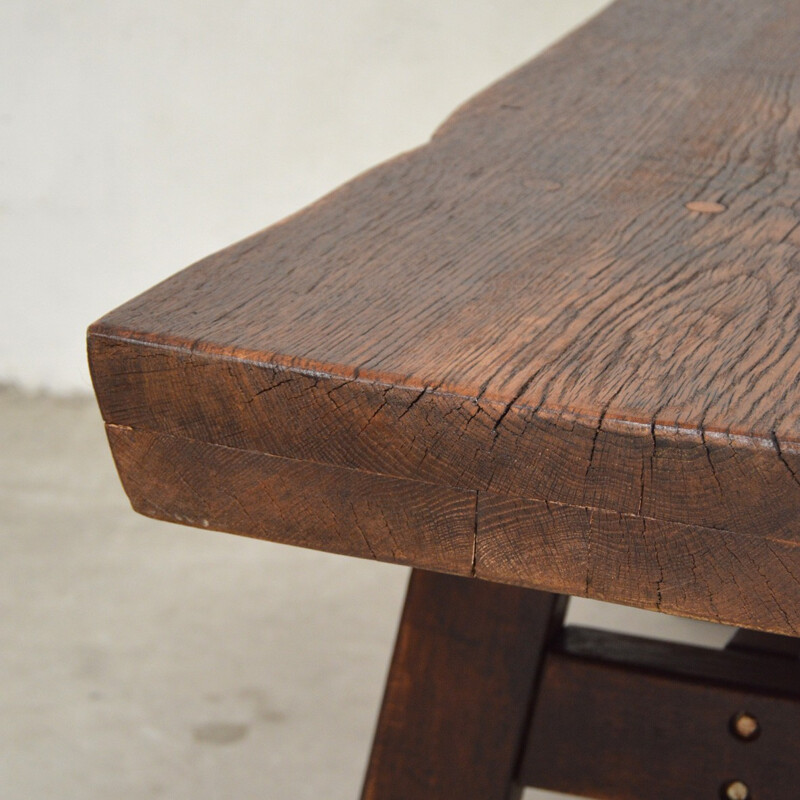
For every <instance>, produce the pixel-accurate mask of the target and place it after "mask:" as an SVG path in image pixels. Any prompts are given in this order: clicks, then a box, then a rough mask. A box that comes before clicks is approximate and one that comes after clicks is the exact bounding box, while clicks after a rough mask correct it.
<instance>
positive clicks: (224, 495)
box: [108, 426, 475, 575]
mask: <svg viewBox="0 0 800 800" xmlns="http://www.w3.org/2000/svg"><path fill="white" fill-rule="evenodd" d="M108 437H109V440H110V442H111V445H112V450H113V453H114V457H115V459H116V462H117V467H118V469H119V472H120V475H121V476H122V479H123V483H124V486H125V491H126V492H127V493H128V496H129V497H130V499H131V503H132V505H133V507H134V508H135V509H136V510H137V511H139V512H141V513H142V514H146V515H147V516H151V517H155V518H157V519H163V520H167V521H168V522H178V523H181V524H184V525H193V526H195V527H200V528H214V529H216V530H223V531H228V532H230V533H239V534H243V535H246V536H253V537H256V538H260V539H269V540H271V541H276V542H283V543H286V544H292V545H297V546H300V547H311V548H315V549H318V550H327V551H329V552H333V553H344V554H347V555H353V556H358V557H361V558H373V559H378V560H381V561H391V562H395V563H399V564H411V565H417V566H429V567H431V568H438V569H441V568H442V565H443V564H447V565H449V571H450V572H456V573H461V574H463V575H469V574H471V571H472V562H473V558H474V539H475V534H474V515H475V514H474V511H475V499H474V496H473V495H472V494H469V493H467V492H457V491H453V490H449V491H444V492H443V491H442V490H441V489H439V488H438V487H433V486H429V485H427V484H424V483H417V482H414V481H404V480H398V479H396V478H386V477H384V476H381V475H368V474H366V473H362V472H355V471H353V470H345V469H341V468H339V467H328V466H322V465H319V464H311V463H308V462H303V461H292V460H290V459H285V458H276V457H275V456H267V455H264V454H263V453H245V452H243V451H241V450H235V449H233V448H228V447H220V446H213V445H208V444H204V443H203V442H194V441H191V440H188V439H180V438H176V437H171V436H164V435H157V434H153V433H150V432H148V431H133V430H130V429H128V428H120V427H117V426H109V427H108Z"/></svg>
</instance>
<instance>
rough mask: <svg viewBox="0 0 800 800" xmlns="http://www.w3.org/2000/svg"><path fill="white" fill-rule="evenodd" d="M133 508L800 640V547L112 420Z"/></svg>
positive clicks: (274, 538) (202, 524)
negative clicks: (471, 489)
mask: <svg viewBox="0 0 800 800" xmlns="http://www.w3.org/2000/svg"><path fill="white" fill-rule="evenodd" d="M108 436H109V441H110V443H111V448H112V451H113V453H114V456H115V460H116V463H117V467H118V469H119V472H120V475H121V476H122V480H123V484H124V486H125V489H126V491H127V493H128V495H129V497H130V498H131V502H132V504H133V507H134V508H135V509H136V510H137V511H139V512H140V513H143V514H146V515H148V516H152V517H156V518H158V519H164V520H168V521H170V522H178V523H181V524H185V525H194V526H196V527H203V528H206V527H208V528H213V529H216V530H223V531H229V532H231V533H239V534H244V535H248V536H255V537H257V538H265V539H270V540H272V541H278V542H284V543H288V544H293V545H298V546H301V547H310V548H314V549H317V550H326V551H329V552H333V553H341V554H345V555H354V556H357V557H361V558H374V559H376V560H379V561H387V562H391V563H399V564H406V565H411V566H419V567H421V568H427V569H434V570H439V571H443V572H450V573H453V574H459V575H471V576H477V577H478V578H483V579H486V580H491V581H496V582H500V583H508V584H517V585H519V586H525V587H530V588H535V589H542V590H545V591H548V592H556V593H565V594H571V595H581V596H585V597H594V598H597V599H601V600H609V601H613V602H618V603H625V604H627V605H633V606H638V607H641V608H648V609H652V610H659V611H664V612H668V613H673V614H681V615H684V616H692V617H697V618H700V619H707V620H712V621H714V622H724V623H727V624H734V625H748V626H750V627H753V628H759V629H761V630H768V631H774V632H776V633H782V634H790V635H792V634H795V635H796V634H797V633H798V632H800V608H799V607H798V605H797V603H796V602H795V597H796V595H797V593H798V591H799V590H798V586H797V583H796V581H795V578H794V576H793V574H792V571H794V574H800V547H797V546H794V545H786V544H782V543H780V542H771V541H768V540H764V539H760V538H758V537H753V536H733V535H731V534H728V533H721V532H720V531H716V530H711V529H702V528H697V527H690V526H684V525H676V524H674V523H660V522H657V521H652V520H645V519H643V518H641V517H625V516H621V515H618V514H612V513H609V512H597V511H591V510H587V509H577V508H574V507H570V506H558V505H556V504H552V503H550V504H548V503H544V502H537V501H522V500H520V499H518V498H511V497H506V496H503V495H493V494H489V493H483V492H481V493H478V494H477V495H476V493H475V492H466V491H460V490H455V489H450V488H446V487H441V486H436V485H434V484H429V483H423V482H420V481H412V480H407V479H400V478H390V477H386V476H383V475H374V474H372V473H367V472H363V471H360V470H353V469H346V468H343V467H333V466H330V465H325V464H316V463H313V462H310V461H298V460H295V459H287V458H282V457H276V456H269V455H266V454H264V453H258V452H253V451H245V450H241V449H240V448H234V447H223V446H220V445H211V444H208V443H205V442H199V441H196V440H192V439H186V438H184V437H179V436H171V435H168V434H159V433H153V432H151V431H146V430H136V429H132V428H125V427H120V426H115V425H110V426H108Z"/></svg>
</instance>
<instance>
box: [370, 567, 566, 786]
mask: <svg viewBox="0 0 800 800" xmlns="http://www.w3.org/2000/svg"><path fill="white" fill-rule="evenodd" d="M564 600H565V598H559V597H557V596H555V595H550V594H545V593H542V592H535V591H531V590H526V589H517V588H515V587H512V586H499V585H496V584H490V583H485V582H483V581H471V580H466V579H464V578H458V577H453V576H447V575H438V574H435V573H429V572H420V571H418V570H414V572H413V573H412V576H411V581H410V582H409V587H408V596H407V598H406V605H405V609H404V611H403V618H402V620H401V622H400V630H399V632H398V635H397V644H396V646H395V652H394V657H393V659H392V665H391V669H390V671H389V678H388V681H387V684H386V695H385V697H384V700H383V706H382V708H381V714H380V718H379V720H378V727H377V731H376V733H375V741H374V744H373V749H372V755H371V757H370V762H369V768H368V770H367V776H366V780H365V782H364V791H363V795H362V800H451V798H459V799H460V800H512V798H513V800H518V799H519V797H520V795H521V787H520V786H519V785H517V784H516V781H515V774H516V770H517V762H518V759H519V757H520V755H521V751H522V745H523V741H524V736H525V733H526V731H527V727H528V722H529V719H528V715H529V712H530V703H531V699H532V696H533V693H534V686H535V682H536V677H537V670H538V668H539V665H540V663H541V661H542V658H543V656H544V648H545V646H546V644H547V642H548V640H549V638H550V637H551V636H552V634H553V633H554V632H555V631H556V630H557V629H558V628H559V627H560V624H561V620H562V618H563V612H564V608H565V602H564Z"/></svg>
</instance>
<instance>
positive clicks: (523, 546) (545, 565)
mask: <svg viewBox="0 0 800 800" xmlns="http://www.w3.org/2000/svg"><path fill="white" fill-rule="evenodd" d="M476 530H477V532H478V535H477V541H476V558H475V575H476V576H477V577H479V578H485V579H487V580H498V581H504V582H509V583H518V584H520V585H524V586H535V587H537V588H539V589H545V590H547V591H558V592H564V593H566V594H570V595H577V596H583V597H592V598H595V599H597V600H607V601H611V602H615V603H623V604H625V605H634V606H639V607H641V608H648V609H651V610H653V611H664V612H667V613H670V614H677V615H683V616H689V617H696V618H699V619H707V620H712V621H714V622H723V623H727V624H729V625H741V626H743V627H748V628H758V629H760V630H764V631H772V632H774V633H783V634H789V635H800V603H798V597H799V596H800V547H798V546H797V545H794V544H787V543H784V542H776V541H771V540H769V539H760V538H757V537H754V536H742V535H738V534H732V533H729V532H726V531H718V530H714V529H713V528H702V527H698V526H690V525H675V524H673V523H664V522H660V521H658V520H652V519H646V518H644V517H637V516H633V515H623V514H616V513H614V512H610V511H598V510H596V509H584V508H575V507H573V506H561V505H558V504H555V503H547V502H543V501H533V500H520V499H519V498H512V497H504V496H502V495H492V494H488V493H479V498H478V522H477V526H476Z"/></svg>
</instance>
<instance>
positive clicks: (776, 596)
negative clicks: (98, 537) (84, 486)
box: [89, 0, 800, 634]
mask: <svg viewBox="0 0 800 800" xmlns="http://www.w3.org/2000/svg"><path fill="white" fill-rule="evenodd" d="M798 39H800V12H799V11H798V6H797V4H796V3H794V2H792V0H773V2H770V3H762V2H757V0H726V2H724V3H723V2H719V0H708V2H703V3H698V2H694V1H693V0H664V1H663V2H658V3H654V2H649V0H620V2H618V3H616V4H614V5H613V6H612V7H610V8H609V9H608V10H607V11H606V12H604V13H603V14H601V15H600V16H599V17H597V18H596V19H595V20H594V21H592V22H591V23H590V24H589V25H587V26H585V27H584V28H582V29H580V30H579V31H577V32H575V33H574V34H573V35H571V36H570V37H568V38H566V39H565V40H563V41H562V42H560V43H558V44H557V45H556V46H555V47H553V48H551V49H550V50H548V51H547V52H546V53H545V54H543V55H542V56H540V57H539V58H537V59H535V60H534V61H532V62H531V63H530V64H527V65H525V66H523V67H521V68H520V69H519V70H517V71H516V72H514V73H512V74H511V75H509V76H508V77H506V78H504V79H503V80H502V81H500V82H499V83H497V84H495V85H494V86H493V87H491V88H489V89H488V90H486V91H485V92H483V93H481V94H479V95H478V96H477V97H475V98H474V99H473V100H471V101H470V102H468V103H467V104H465V105H464V106H462V107H461V108H460V109H459V110H458V111H457V112H456V113H455V114H453V115H452V116H451V118H450V119H449V120H448V121H447V122H446V123H445V124H444V125H443V126H442V127H441V128H440V129H439V130H438V131H437V132H436V134H435V135H434V137H433V139H432V140H431V142H430V143H429V144H427V145H425V146H424V147H421V148H419V149H417V150H415V151H413V152H411V153H407V154H405V155H403V156H400V157H399V158H397V159H395V160H393V161H391V162H389V163H387V164H384V165H382V166H379V167H377V168H376V169H374V170H372V171H370V172H368V173H366V174H364V175H362V176H360V177H359V178H357V179H355V180H354V181H352V182H351V183H349V184H347V185H346V186H343V187H342V188H341V189H339V190H337V191H336V192H334V193H332V194H331V195H329V196H327V197H325V198H323V199H322V200H320V201H318V202H317V203H315V204H314V205H312V206H310V207H309V208H307V209H306V210H304V211H302V212H300V213H299V214H296V215H294V216H293V217H290V218H289V219H287V220H285V221H283V222H282V223H280V224H278V225H275V226H273V227H272V228H269V229H268V230H266V231H263V232H261V233H259V234H256V235H255V236H253V237H251V238H250V239H248V240H246V241H244V242H241V243H239V244H236V245H234V246H232V247H230V248H228V249H226V250H224V251H222V252H220V253H217V254H216V255H213V256H211V257H209V258H207V259H205V260H204V261H202V262H200V263H198V264H196V265H194V266H193V267H190V268H189V269H187V270H185V271H184V272H182V273H180V274H178V275H176V276H175V277H173V278H171V279H170V280H168V281H166V282H164V283H162V284H160V285H159V286H157V287H154V288H153V289H151V290H150V291H148V292H146V293H145V294H143V295H141V296H140V297H138V298H135V299H134V300H132V301H130V302H129V303H127V304H125V305H124V306H122V307H121V308H119V309H117V310H116V311H114V312H112V313H111V314H109V315H108V316H106V317H105V318H103V319H102V320H100V321H99V322H97V323H96V324H95V325H93V326H92V327H91V329H90V333H89V351H90V361H91V367H92V374H93V379H94V384H95V388H96V391H97V395H98V399H99V401H100V406H101V409H102V411H103V415H104V418H105V420H106V422H107V423H109V424H110V425H112V426H120V427H124V428H129V429H131V430H133V431H134V432H136V433H137V434H138V433H139V432H146V431H149V432H151V433H153V434H159V435H167V436H172V437H178V438H180V439H182V440H187V441H195V442H198V443H202V444H204V445H207V446H210V447H215V446H216V447H225V448H230V449H232V450H235V451H237V452H239V453H241V458H240V464H242V465H247V464H251V463H254V462H255V461H256V459H254V457H253V456H251V453H259V454H262V455H265V456H271V457H281V458H284V459H290V460H293V461H302V462H313V463H314V464H317V465H325V466H327V467H331V468H333V467H335V468H338V469H345V470H350V472H346V473H341V474H342V475H345V474H346V475H350V476H351V477H352V478H353V480H354V482H355V484H356V485H359V484H360V481H362V480H367V481H369V480H371V478H363V479H362V478H361V477H358V478H357V477H356V471H358V472H359V473H363V474H365V475H370V476H374V475H380V476H387V477H388V478H391V479H393V480H394V479H396V480H406V481H412V482H414V483H415V485H416V484H429V485H431V486H434V487H436V488H437V490H438V491H441V493H442V494H441V495H439V496H438V497H437V499H435V500H434V501H433V503H434V506H435V507H440V508H441V507H446V506H448V504H449V502H450V501H449V499H448V498H450V497H452V496H454V495H453V494H452V493H453V492H454V491H455V492H456V493H458V492H465V493H468V494H471V495H472V496H473V498H474V497H475V494H474V493H476V492H477V493H479V494H480V496H481V497H480V500H479V505H481V506H483V507H485V508H486V509H487V512H486V516H485V517H481V515H477V516H474V517H473V526H474V529H475V534H474V540H473V544H474V545H475V550H476V554H479V555H480V558H479V560H478V561H477V562H476V563H475V568H476V570H478V572H479V574H483V575H485V576H486V577H492V578H493V579H495V580H504V581H509V582H515V583H520V584H525V585H530V586H534V587H536V586H538V587H543V588H548V589H557V590H558V591H564V592H566V591H573V590H574V589H575V588H576V587H579V588H580V592H579V593H583V594H587V595H588V596H594V597H604V598H608V599H613V600H617V601H620V602H626V603H631V604H636V605H642V606H644V607H657V608H661V609H662V610H669V611H670V612H673V613H681V614H687V615H693V616H702V617H705V618H708V619H716V620H724V621H726V622H730V623H734V624H741V625H744V626H747V627H752V628H760V629H764V630H771V631H778V632H782V633H787V634H799V633H800V624H799V622H798V615H799V614H800V583H799V582H798V578H799V577H800V477H799V476H800V389H798V386H800V337H798V333H799V332H800V302H799V301H800V269H798V266H800V210H799V209H798V205H797V198H798V196H800V168H798V159H797V137H798V126H799V125H800V118H798V115H797V113H796V111H795V109H796V108H797V107H800V81H798V80H796V72H797V63H796V57H795V52H796V43H797V41H798ZM181 447H182V448H184V447H188V445H181ZM203 452H204V453H206V454H208V458H209V459H211V461H210V462H209V463H212V464H213V459H214V458H215V457H216V456H212V455H211V454H212V453H213V452H215V451H213V450H203ZM147 458H148V456H147V455H146V453H145V452H144V451H142V452H141V453H140V455H139V458H138V460H132V461H128V460H125V459H123V458H119V457H118V463H119V464H120V465H121V466H122V477H123V480H124V482H125V483H126V485H128V486H132V485H133V484H134V483H136V481H138V477H137V476H134V475H133V474H131V475H126V474H125V472H124V470H125V469H127V468H128V467H129V466H130V465H132V466H131V468H132V469H134V470H136V472H137V475H138V473H139V472H146V471H148V470H155V467H148V465H147V463H146V460H147ZM258 463H259V464H263V463H267V462H266V461H260V462H258ZM243 468H244V467H243ZM197 469H198V470H199V472H200V473H201V474H200V475H199V476H197V477H192V468H191V467H190V466H188V465H187V467H186V470H185V474H186V475H187V481H188V482H189V483H190V484H192V485H194V484H195V483H196V482H200V483H203V485H204V486H208V487H209V488H210V486H211V484H212V483H213V481H219V483H218V484H217V486H216V488H217V490H218V494H219V493H223V486H222V483H223V481H225V480H226V479H224V478H223V477H220V476H219V475H218V474H217V473H213V472H212V471H209V469H210V468H209V466H208V464H207V463H206V462H205V461H201V462H200V464H199V466H198V467H197ZM171 474H172V473H166V474H165V475H164V476H162V479H163V480H167V479H168V478H169V475H171ZM212 475H216V477H211V476H212ZM256 477H257V476H254V477H252V479H251V480H252V481H255V480H256ZM152 478H153V479H152V480H149V481H146V482H142V481H139V482H138V486H139V487H140V488H139V489H137V492H138V495H137V498H136V500H135V502H136V503H137V506H138V507H140V508H145V509H146V508H150V509H151V511H152V509H153V508H154V507H155V504H158V506H159V508H160V509H161V510H160V511H158V512H157V513H159V514H161V515H162V516H165V517H168V518H173V519H174V518H176V517H177V516H181V517H185V518H186V520H195V521H196V520H198V519H208V520H209V523H210V524H211V520H212V516H210V515H206V516H204V512H203V509H205V507H206V505H205V502H206V501H205V500H204V499H202V498H197V499H196V500H195V501H194V502H193V503H192V502H189V501H187V500H186V498H185V497H182V496H181V498H180V504H176V506H175V507H171V506H170V505H165V504H164V502H163V501H164V494H165V493H166V490H165V489H164V488H163V487H162V486H161V485H160V483H161V482H160V481H159V480H158V478H159V476H158V475H157V474H156V473H155V472H153V476H152ZM404 485H405V484H404ZM224 488H225V491H227V484H226V487H224ZM145 490H146V491H147V492H153V493H154V494H153V495H152V496H151V497H150V498H149V501H150V502H149V504H148V503H147V502H146V501H147V500H148V498H147V497H146V496H145V494H144V492H145ZM181 491H183V490H181ZM292 491H295V489H292ZM430 491H431V492H433V489H431V490H430ZM484 493H485V500H486V503H485V504H484V503H483V499H484ZM179 495H180V492H179V491H177V490H176V492H175V494H174V497H175V502H176V503H177V501H178V498H179ZM458 496H459V497H461V496H462V495H458ZM498 498H499V499H498ZM545 502H546V503H547V504H549V506H550V507H551V508H556V507H557V509H558V510H557V513H556V514H555V516H556V517H558V518H560V519H562V520H563V519H565V518H567V517H569V518H570V519H572V518H574V519H575V520H578V522H577V523H576V524H577V525H578V527H577V529H576V530H574V531H566V529H565V528H564V527H563V526H562V523H561V522H559V521H557V522H555V523H554V528H553V529H552V530H551V529H550V528H545V529H543V528H542V526H541V525H540V524H539V523H538V522H536V518H537V517H541V516H542V514H543V512H542V506H541V504H542V503H545ZM503 503H507V504H509V505H508V506H506V507H505V509H506V510H503V508H504V507H503ZM537 503H538V504H539V505H537ZM390 505H391V502H390ZM498 508H500V509H501V510H502V513H501V515H500V516H503V515H506V514H507V509H508V508H512V509H514V510H513V513H511V517H512V527H513V528H514V530H515V534H514V535H513V536H504V535H498V532H497V529H496V528H495V527H494V519H495V516H496V514H495V512H496V511H497V509H498ZM545 508H547V506H545ZM218 510H219V509H218ZM238 513H239V512H236V511H234V510H231V511H229V512H228V511H225V513H223V512H222V510H219V514H217V515H215V516H214V517H213V519H214V522H213V524H214V525H218V526H219V527H222V528H223V529H226V530H227V529H233V528H234V526H233V525H232V524H230V523H229V521H228V518H229V517H230V516H231V515H233V516H236V514H238ZM316 513H317V512H316V511H315V512H314V514H316ZM380 513H387V514H388V513H392V512H390V511H388V510H387V511H384V510H381V512H380ZM400 517H401V515H399V516H396V517H395V519H396V520H398V522H397V524H400V522H399V520H400ZM217 519H219V522H217V521H216V520H217ZM482 519H483V522H482V521H481V520H482ZM235 529H237V530H239V531H240V532H245V533H250V534H254V535H264V536H270V537H271V536H273V535H274V534H273V533H272V532H271V531H272V530H273V528H272V527H270V529H269V531H268V530H267V528H265V527H264V525H263V524H262V523H261V522H260V521H259V520H257V519H255V520H253V521H251V522H250V523H249V524H248V525H245V524H240V523H238V522H237V523H236V526H235ZM332 530H333V529H332V528H331V529H328V528H326V527H325V526H323V527H322V528H321V531H322V532H321V533H320V536H319V537H316V538H315V537H314V536H312V535H310V533H309V534H308V535H306V534H304V535H303V536H302V537H299V539H298V541H300V540H302V541H303V542H304V543H306V544H310V545H312V546H316V547H321V548H325V549H335V550H336V551H337V552H352V553H353V554H356V555H359V554H363V552H364V544H363V542H362V541H361V540H360V539H358V538H357V537H352V538H350V539H348V538H346V537H345V538H343V539H340V538H338V537H337V536H336V535H332ZM415 530H416V529H408V530H405V531H403V532H400V531H399V530H398V529H394V530H393V531H392V534H393V535H394V536H395V537H396V538H398V539H402V540H403V541H404V547H403V552H405V553H413V554H419V557H420V558H421V557H422V554H423V553H426V554H427V555H426V558H427V560H426V561H424V562H419V563H420V565H424V566H426V567H432V568H436V569H440V570H443V571H450V572H463V571H464V564H465V559H464V554H463V552H462V548H461V546H460V545H459V547H458V548H456V549H455V550H453V551H451V550H450V549H449V548H443V549H441V550H440V551H439V552H437V551H436V548H435V546H434V543H433V541H432V540H431V539H430V536H429V532H426V529H425V527H424V526H423V527H422V528H419V531H420V534H419V535H420V537H422V538H423V539H425V537H428V538H427V539H426V540H425V541H420V542H419V543H413V542H412V540H413V537H414V536H415V535H416V534H415V532H414V531H415ZM553 530H555V531H556V533H555V534H554V533H553ZM579 540H581V541H579ZM552 547H556V549H557V551H558V552H557V557H554V558H552V559H551V560H549V561H548V560H534V555H535V554H536V553H539V552H541V551H542V550H546V549H548V548H552ZM562 547H563V548H564V549H563V551H562V550H561V548H562ZM348 548H350V549H349V550H348ZM431 548H433V549H431ZM502 548H506V549H505V550H502ZM376 552H377V551H376ZM379 557H380V558H386V559H387V560H403V559H400V558H395V555H394V554H393V552H392V551H391V548H385V549H384V550H382V551H381V553H380V555H379ZM415 557H416V555H414V556H413V557H412V558H415ZM576 559H577V560H576ZM405 563H407V561H406V562H405ZM412 563H413V562H412ZM481 570H483V572H481ZM617 575H619V576H620V577H619V580H617V578H616V576H617Z"/></svg>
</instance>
